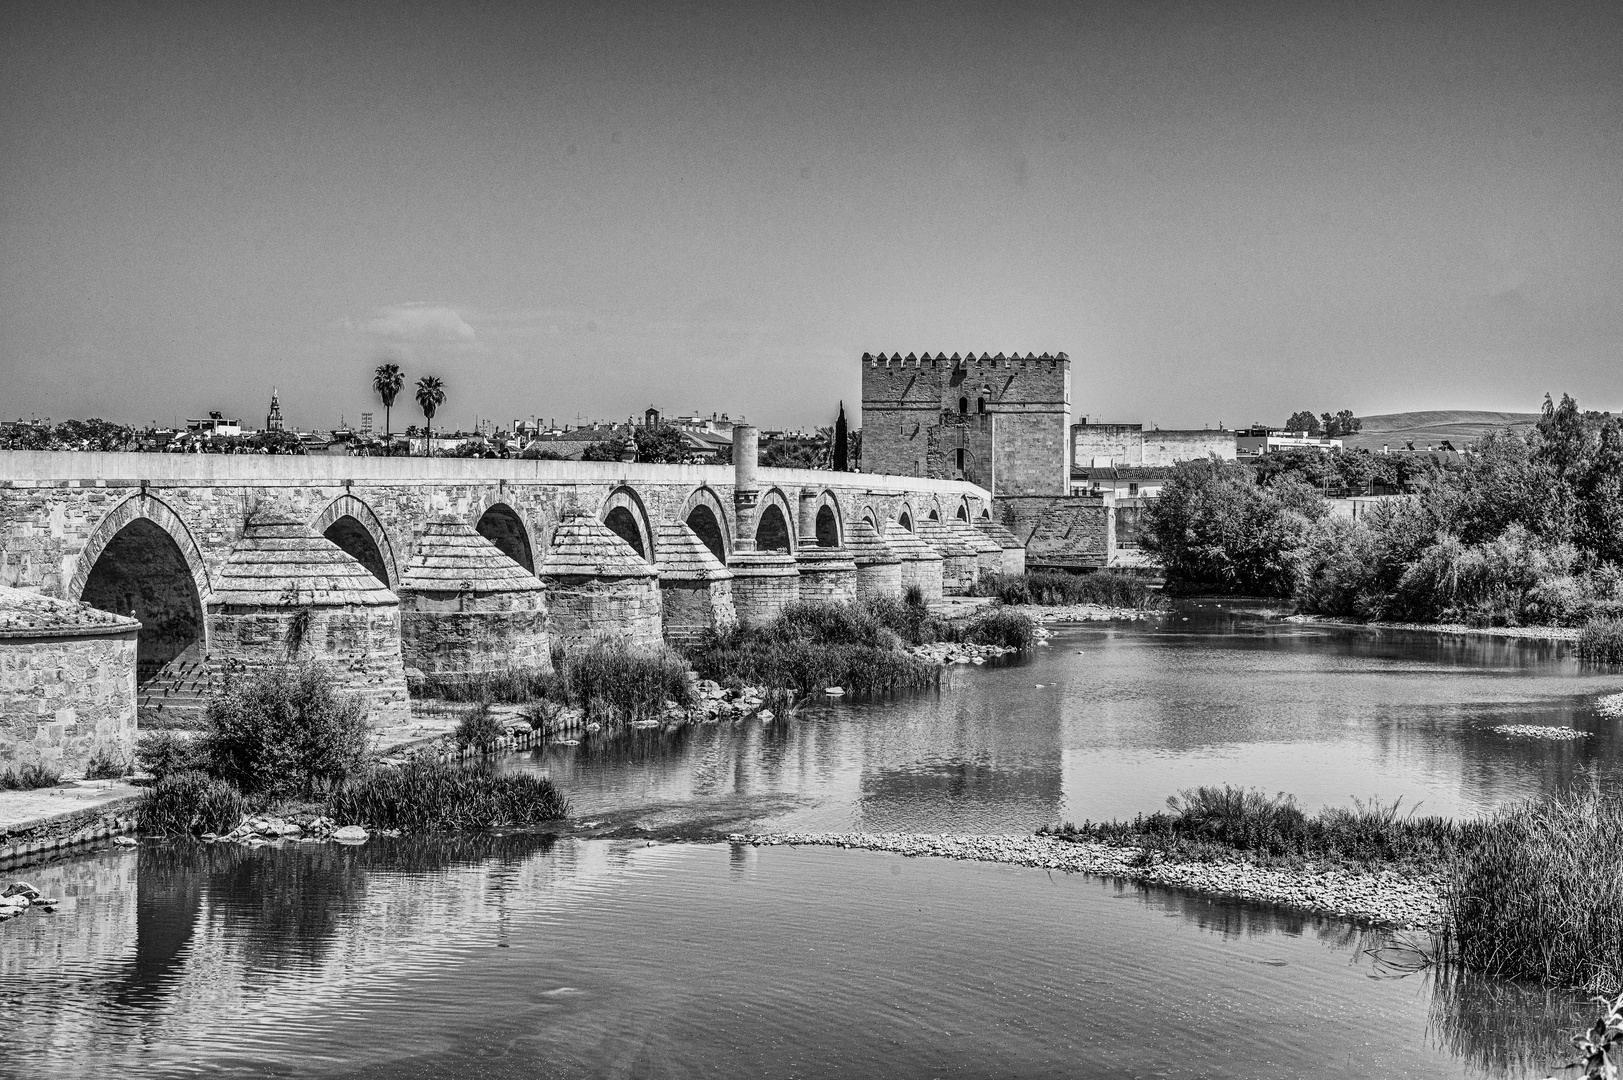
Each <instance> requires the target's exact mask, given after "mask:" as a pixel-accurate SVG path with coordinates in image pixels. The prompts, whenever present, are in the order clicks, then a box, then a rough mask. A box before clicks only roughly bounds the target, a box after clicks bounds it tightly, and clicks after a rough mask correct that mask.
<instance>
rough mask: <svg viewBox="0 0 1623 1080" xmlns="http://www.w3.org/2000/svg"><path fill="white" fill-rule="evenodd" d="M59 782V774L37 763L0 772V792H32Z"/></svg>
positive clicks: (60, 776) (60, 775)
mask: <svg viewBox="0 0 1623 1080" xmlns="http://www.w3.org/2000/svg"><path fill="white" fill-rule="evenodd" d="M61 782H62V774H61V773H60V772H58V771H57V770H56V769H53V768H51V767H50V766H49V765H43V764H40V763H39V762H30V763H29V764H27V765H19V766H17V767H16V768H14V769H5V770H0V791H33V790H34V789H36V788H48V787H55V786H56V785H58V784H60V783H61Z"/></svg>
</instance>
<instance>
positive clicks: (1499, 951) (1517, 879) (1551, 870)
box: [1442, 789, 1623, 994]
mask: <svg viewBox="0 0 1623 1080" xmlns="http://www.w3.org/2000/svg"><path fill="white" fill-rule="evenodd" d="M1456 866H1457V869H1456V872H1455V875H1454V881H1453V885H1452V887H1451V888H1450V890H1449V893H1448V896H1447V898H1446V902H1447V918H1446V923H1445V929H1444V934H1443V948H1442V956H1443V958H1444V959H1445V960H1446V961H1448V962H1452V963H1457V964H1459V965H1461V966H1463V967H1466V968H1469V969H1472V970H1475V971H1481V972H1484V973H1486V974H1489V975H1495V976H1499V977H1502V978H1511V979H1538V980H1542V981H1545V982H1554V983H1559V984H1561V985H1567V986H1579V987H1582V988H1584V989H1586V990H1592V991H1596V992H1600V993H1614V994H1615V993H1617V992H1618V991H1619V990H1623V796H1620V795H1615V794H1606V793H1602V792H1600V791H1598V790H1595V789H1581V790H1574V791H1570V792H1566V793H1564V794H1560V795H1553V796H1548V797H1546V798H1543V799H1539V800H1536V801H1532V802H1526V803H1522V804H1520V805H1517V806H1513V807H1509V808H1506V809H1503V810H1500V811H1499V812H1498V813H1497V814H1495V815H1494V816H1493V817H1491V818H1489V819H1488V820H1487V821H1486V822H1485V823H1484V824H1483V827H1482V828H1480V829H1478V830H1473V831H1472V833H1471V834H1470V835H1469V836H1468V837H1467V838H1466V840H1465V842H1464V844H1463V846H1462V850H1461V851H1460V857H1459V859H1458V860H1457V863H1456Z"/></svg>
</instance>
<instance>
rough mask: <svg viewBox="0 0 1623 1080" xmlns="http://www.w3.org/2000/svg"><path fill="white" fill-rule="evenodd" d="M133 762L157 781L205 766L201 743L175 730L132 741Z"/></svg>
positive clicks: (159, 732) (148, 734) (152, 732)
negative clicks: (133, 750)
mask: <svg viewBox="0 0 1623 1080" xmlns="http://www.w3.org/2000/svg"><path fill="white" fill-rule="evenodd" d="M135 763H136V764H137V765H139V766H141V768H143V769H145V770H146V771H147V772H149V773H151V774H152V776H153V778H154V779H157V780H162V779H163V778H164V777H166V776H168V775H170V774H171V773H178V772H185V771H187V770H188V769H202V768H206V767H207V764H208V762H207V756H206V754H205V752H204V748H203V744H202V741H201V740H200V739H194V738H191V737H190V736H187V735H182V734H181V733H180V732H178V731H149V732H146V733H145V734H144V735H142V736H141V737H140V738H139V739H137V740H136V741H135Z"/></svg>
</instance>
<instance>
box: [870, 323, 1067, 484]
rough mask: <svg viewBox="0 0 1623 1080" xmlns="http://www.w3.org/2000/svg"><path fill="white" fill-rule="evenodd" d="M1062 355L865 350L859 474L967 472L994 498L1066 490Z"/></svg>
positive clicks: (957, 475)
mask: <svg viewBox="0 0 1623 1080" xmlns="http://www.w3.org/2000/svg"><path fill="white" fill-rule="evenodd" d="M1070 427H1071V361H1070V358H1069V357H1068V356H1066V355H1065V354H1064V353H1054V354H1050V353H1043V354H1042V355H1041V356H1037V355H1035V354H1034V353H1027V354H1026V355H1025V356H1023V357H1021V356H1005V355H1003V354H1002V353H998V354H997V355H996V356H991V355H988V354H987V353H981V354H980V355H979V356H976V355H975V354H974V353H970V354H968V355H967V356H960V355H959V354H958V353H953V354H952V356H951V357H948V356H947V355H946V354H945V353H936V354H935V355H934V356H931V355H930V354H929V353H925V354H924V355H923V356H915V355H914V354H912V353H909V354H908V355H907V356H906V357H903V356H902V355H901V354H900V353H893V354H891V355H890V356H886V355H885V354H884V353H878V354H873V353H864V354H863V355H862V468H863V470H864V471H865V472H876V473H891V474H896V475H901V476H928V477H934V478H936V479H941V480H956V479H963V480H969V481H971V482H972V483H976V484H979V485H981V486H982V487H984V488H986V489H987V490H988V491H990V492H991V493H992V494H993V495H994V496H1017V495H1064V494H1066V492H1067V488H1068V484H1069V481H1070V475H1069V473H1070V459H1069V453H1068V448H1067V446H1066V440H1067V438H1069V434H1070Z"/></svg>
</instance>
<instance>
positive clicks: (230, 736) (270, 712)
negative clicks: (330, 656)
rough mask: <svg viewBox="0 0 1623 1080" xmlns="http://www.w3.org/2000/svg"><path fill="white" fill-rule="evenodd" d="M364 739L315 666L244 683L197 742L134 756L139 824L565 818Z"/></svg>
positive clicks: (353, 704)
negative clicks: (387, 752)
mask: <svg viewBox="0 0 1623 1080" xmlns="http://www.w3.org/2000/svg"><path fill="white" fill-rule="evenodd" d="M684 681H685V679H684ZM368 738H369V732H368V729H367V726H366V722H365V714H364V711H363V709H362V707H361V705H360V703H359V702H358V701H357V700H355V699H354V698H351V697H349V696H348V695H345V694H343V693H340V692H339V691H338V690H337V683H336V680H335V678H334V676H333V674H332V673H331V672H330V671H329V670H328V669H326V668H325V667H323V666H321V665H319V664H314V663H303V664H288V665H285V666H283V667H279V668H275V669H272V670H270V671H267V672H265V673H263V674H261V675H259V676H257V677H254V678H248V679H241V680H238V681H236V682H235V683H234V684H233V685H232V686H231V687H230V688H229V689H228V690H227V691H226V693H224V694H222V695H220V696H219V697H216V698H215V699H213V700H212V701H211V702H210V703H209V707H208V712H207V729H206V730H205V731H203V732H201V733H200V734H199V735H198V736H197V737H195V738H190V739H188V738H186V737H185V736H183V735H181V734H179V733H176V732H158V733H153V734H151V735H148V736H145V737H143V739H142V741H141V744H140V746H139V748H138V750H137V757H138V759H139V760H140V761H141V763H142V764H143V766H145V767H146V768H148V769H149V770H151V771H152V773H153V775H154V777H155V783H154V784H153V785H152V786H151V787H150V788H148V789H147V791H146V793H145V794H144V795H143V796H142V798H141V801H140V803H139V805H138V807H137V812H136V813H137V819H138V821H139V824H140V827H141V828H142V830H143V831H147V832H154V833H169V834H186V833H199V832H212V833H221V834H223V833H226V832H229V831H230V830H231V829H233V828H235V827H236V825H237V824H238V822H239V820H240V819H241V818H242V816H243V815H244V814H246V813H249V812H258V813H265V812H271V813H288V814H291V813H293V811H294V810H297V811H298V812H299V813H302V814H304V816H306V817H318V816H325V817H330V818H332V819H334V820H337V821H339V822H340V823H342V824H355V825H362V826H366V827H369V828H388V829H451V828H455V829H465V828H490V827H494V826H500V825H533V824H536V823H539V822H542V821H551V820H555V819H557V818H561V817H564V816H566V815H567V813H568V803H567V801H566V800H565V799H564V798H563V796H562V794H560V793H559V792H558V791H557V789H556V788H554V787H553V785H552V783H551V782H550V781H549V780H546V779H542V778H537V777H531V776H521V775H511V776H510V775H506V774H500V773H496V772H494V771H492V770H489V769H487V768H480V767H477V766H462V765H448V764H442V763H440V762H438V761H437V760H436V761H430V762H424V761H416V762H407V763H406V764H404V765H398V766H391V765H386V764H383V763H382V762H379V761H377V760H376V759H375V758H374V757H373V755H371V754H370V753H369V751H368V749H367V743H368Z"/></svg>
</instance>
